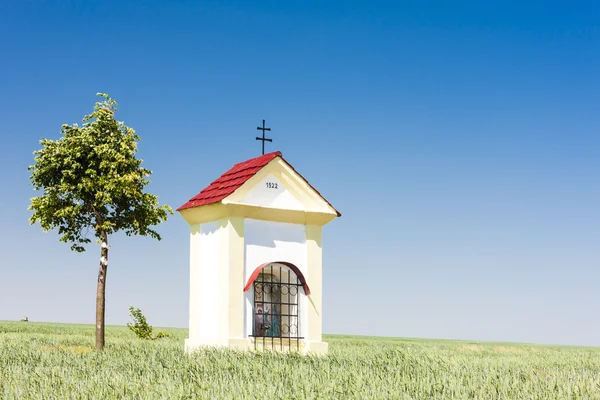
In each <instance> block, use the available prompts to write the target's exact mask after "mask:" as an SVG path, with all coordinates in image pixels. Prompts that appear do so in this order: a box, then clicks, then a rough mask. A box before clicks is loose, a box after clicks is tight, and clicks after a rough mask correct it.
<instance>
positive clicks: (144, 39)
mask: <svg viewBox="0 0 600 400" xmlns="http://www.w3.org/2000/svg"><path fill="white" fill-rule="evenodd" d="M490 3H492V2H482V1H467V2H445V1H428V2H402V1H393V2H391V1H390V2H378V1H368V2H367V1H364V2H352V1H344V2H342V1H339V2H324V1H286V2H283V1H172V2H159V1H135V2H133V1H114V2H110V1H103V2H85V1H68V2H67V1H64V2H55V1H42V0H31V1H3V2H0V55H1V61H0V76H1V78H0V93H1V96H0V117H1V120H2V125H1V130H0V132H1V135H2V141H1V142H0V143H1V144H0V179H1V181H2V186H1V188H0V224H1V227H2V229H1V230H0V254H1V255H2V263H1V266H0V320H2V319H4V320H14V319H19V318H22V317H24V316H28V317H29V318H30V320H33V321H58V322H81V323H94V313H95V287H96V276H97V268H98V258H99V250H98V249H97V248H95V247H91V248H90V249H89V250H88V252H86V253H84V254H77V253H73V252H71V251H70V250H69V246H68V245H67V244H63V243H59V242H58V235H57V234H56V233H54V232H50V233H43V232H42V231H41V229H40V228H39V226H37V225H36V226H31V225H29V222H28V218H29V216H30V212H29V211H28V210H27V207H28V205H29V199H30V197H32V196H34V195H36V194H35V192H34V191H33V189H32V187H31V186H30V185H29V174H28V171H27V167H28V166H29V165H31V164H32V163H33V155H32V152H33V151H34V150H36V149H38V148H39V140H40V139H41V138H42V137H47V138H54V139H57V138H58V137H59V136H60V126H61V124H63V123H68V124H71V123H77V122H80V121H81V118H82V117H83V116H84V115H85V114H86V113H88V112H90V111H91V109H92V107H93V105H94V103H95V102H96V101H97V97H96V96H95V94H96V93H97V92H107V93H109V94H110V95H111V96H112V97H113V98H115V100H116V101H117V102H118V103H119V107H120V108H119V111H118V113H117V117H118V119H120V120H124V121H125V122H126V124H128V125H129V126H131V127H132V128H134V129H135V130H136V131H137V133H138V134H139V135H140V136H141V138H142V142H141V143H140V151H139V156H140V157H141V158H142V159H143V160H144V166H145V167H147V168H149V169H151V170H152V171H153V175H152V178H151V180H152V184H151V185H150V187H149V190H150V191H151V192H153V193H155V194H157V195H158V196H159V198H160V200H161V202H162V203H166V204H169V205H170V206H172V207H173V208H176V207H178V206H180V205H181V204H183V203H184V202H186V201H187V200H188V199H189V198H190V197H192V196H193V195H195V194H196V193H197V192H199V191H200V190H201V189H202V188H203V187H205V186H206V185H208V184H209V183H210V182H211V181H212V180H213V179H215V178H216V177H218V176H219V175H220V174H221V173H222V172H224V171H225V170H227V169H228V168H229V167H231V166H232V165H233V164H234V163H236V162H239V161H243V160H245V159H248V158H251V157H254V156H257V155H259V154H260V143H259V142H256V141H255V140H254V137H255V136H256V134H257V133H258V131H256V126H258V125H259V124H260V123H261V120H262V119H266V120H267V125H268V126H269V127H271V128H272V131H271V133H270V134H271V137H272V138H273V139H274V143H272V144H269V143H267V151H273V150H280V151H282V152H283V155H284V157H285V158H286V159H287V160H288V161H289V162H291V163H292V165H294V167H295V168H296V169H297V170H298V171H299V172H300V173H302V174H303V175H304V176H305V177H306V178H307V179H308V180H309V181H310V182H311V183H312V184H313V185H314V186H315V187H316V188H318V189H319V190H320V191H321V193H322V194H323V195H324V196H325V197H326V198H327V199H328V200H329V201H330V202H331V203H332V204H333V205H334V206H335V207H336V208H337V209H339V210H340V211H341V212H342V214H343V216H342V218H340V219H337V220H335V221H333V222H332V223H331V224H329V225H327V226H326V227H325V230H324V290H325V293H324V331H325V333H345V334H369V335H387V336H404V337H432V338H456V339H473V340H493V341H520V342H536V343H558V344H580V345H599V346H600V311H599V310H600V289H599V287H600V138H599V129H600V112H599V106H600V3H599V2H597V1H575V2H573V1H570V2H567V1H564V2H552V1H539V2H524V1H518V2H517V1H515V2H512V1H502V2H495V3H496V4H493V5H492V4H490ZM158 230H159V232H160V233H161V234H162V236H163V241H161V242H155V241H152V240H151V239H147V238H127V237H124V236H122V235H116V236H115V237H113V238H112V241H111V244H112V249H111V254H110V265H109V270H108V277H107V317H106V318H107V323H109V324H125V323H126V322H127V321H128V318H129V317H128V307H129V306H130V305H133V306H136V307H140V308H141V309H142V311H143V312H144V314H145V315H146V316H147V317H148V320H149V322H150V323H151V324H152V325H154V326H176V327H187V319H188V293H189V289H188V285H189V283H188V250H189V239H188V234H189V230H188V226H187V224H186V222H185V221H184V220H183V218H181V216H180V215H178V214H176V215H174V216H172V217H171V218H170V219H169V221H168V222H166V223H164V224H163V225H161V226H159V227H158Z"/></svg>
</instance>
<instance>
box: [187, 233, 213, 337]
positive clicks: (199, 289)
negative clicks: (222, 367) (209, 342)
mask: <svg viewBox="0 0 600 400" xmlns="http://www.w3.org/2000/svg"><path fill="white" fill-rule="evenodd" d="M218 230H219V224H218V222H209V223H206V224H202V225H200V238H199V240H198V246H199V249H198V263H199V268H198V272H199V273H198V280H197V281H196V282H195V283H196V285H195V287H194V288H191V289H190V290H195V291H196V294H197V296H198V300H199V304H198V307H197V310H198V314H199V318H198V327H197V332H198V337H199V338H200V339H214V338H217V337H218V335H219V313H218V311H219V309H218V305H217V303H216V302H217V299H218V298H219V296H218V295H219V284H218V283H219V236H218Z"/></svg>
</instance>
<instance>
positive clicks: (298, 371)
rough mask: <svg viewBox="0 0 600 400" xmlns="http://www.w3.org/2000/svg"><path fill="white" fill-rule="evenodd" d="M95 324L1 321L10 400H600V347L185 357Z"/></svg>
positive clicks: (370, 341) (373, 347)
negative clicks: (97, 345)
mask: <svg viewBox="0 0 600 400" xmlns="http://www.w3.org/2000/svg"><path fill="white" fill-rule="evenodd" d="M160 330H162V331H165V332H167V333H168V334H169V335H170V337H168V338H164V339H160V340H157V341H141V340H139V339H137V338H135V336H134V335H133V333H131V332H130V331H129V330H128V329H127V327H121V326H109V327H107V348H106V350H105V351H103V352H96V351H95V350H94V348H93V345H94V326H93V325H71V324H50V323H32V322H29V323H24V322H0V398H5V399H117V398H119V399H121V398H127V399H600V348H583V347H581V348H579V347H560V346H539V345H524V344H518V345H515V344H507V343H478V342H462V341H443V340H417V339H398V338H373V337H355V336H341V335H330V336H326V338H325V339H326V341H328V342H329V348H330V354H329V355H328V356H326V357H321V358H318V357H302V356H298V355H290V354H286V355H281V354H271V353H245V354H244V353H240V352H236V351H229V350H207V351H203V352H201V353H198V354H196V355H194V356H186V355H185V354H184V353H183V340H184V338H185V337H187V330H186V329H169V328H160Z"/></svg>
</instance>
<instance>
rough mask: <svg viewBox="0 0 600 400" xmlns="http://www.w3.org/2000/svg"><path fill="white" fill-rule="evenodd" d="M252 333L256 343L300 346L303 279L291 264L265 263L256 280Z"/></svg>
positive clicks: (289, 348)
mask: <svg viewBox="0 0 600 400" xmlns="http://www.w3.org/2000/svg"><path fill="white" fill-rule="evenodd" d="M253 289H254V295H253V296H254V299H253V300H254V301H253V317H254V319H253V325H252V336H253V337H254V345H255V347H259V346H262V347H263V348H267V347H268V348H271V349H276V348H277V347H279V348H280V350H284V348H285V349H286V350H292V349H293V348H294V347H295V348H296V350H299V349H300V343H299V342H300V339H304V337H302V336H301V329H300V328H301V324H300V304H301V301H300V295H301V294H303V293H304V291H303V288H302V283H301V282H300V279H298V277H297V276H296V274H295V273H294V272H293V271H292V270H291V269H288V268H285V267H282V266H278V265H270V266H268V267H265V268H264V269H263V270H262V272H261V273H260V274H259V275H258V277H257V278H256V280H255V281H254V283H253Z"/></svg>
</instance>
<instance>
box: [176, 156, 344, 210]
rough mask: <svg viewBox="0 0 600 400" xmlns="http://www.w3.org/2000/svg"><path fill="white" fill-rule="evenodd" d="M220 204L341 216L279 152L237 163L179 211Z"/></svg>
mask: <svg viewBox="0 0 600 400" xmlns="http://www.w3.org/2000/svg"><path fill="white" fill-rule="evenodd" d="M220 202H222V203H223V204H247V205H256V206H260V207H269V208H279V209H289V210H305V211H314V212H324V213H329V214H335V215H337V216H338V217H339V216H341V214H340V213H339V212H338V211H337V210H336V209H335V208H333V206H332V205H331V204H330V203H329V202H328V201H327V200H326V199H325V198H323V197H322V196H321V194H320V193H319V192H318V191H317V190H316V189H315V188H313V187H312V186H311V185H310V184H309V183H308V181H307V180H306V179H305V178H304V177H302V175H300V174H299V173H298V172H296V170H295V169H294V168H293V167H292V166H291V165H290V164H289V163H288V162H287V161H285V160H284V159H283V157H282V155H281V153H280V152H273V153H268V154H265V155H262V156H260V157H256V158H253V159H250V160H247V161H244V162H241V163H238V164H235V165H234V166H233V167H232V168H231V169H229V170H228V171H227V172H225V173H224V174H223V175H221V176H220V177H219V178H217V179H216V180H215V181H214V182H212V183H211V184H210V185H209V186H207V187H206V188H205V189H203V190H202V191H201V192H200V193H198V194H197V195H196V196H194V197H192V198H191V199H190V200H189V201H188V202H187V203H185V204H184V205H182V206H181V207H179V208H178V209H177V210H178V211H181V210H184V209H187V208H193V207H199V206H204V205H209V204H214V203H220Z"/></svg>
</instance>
